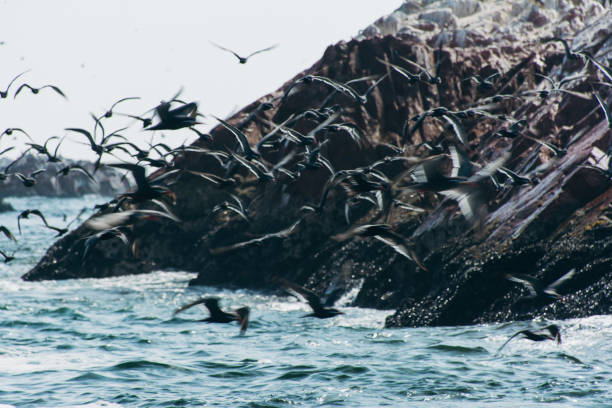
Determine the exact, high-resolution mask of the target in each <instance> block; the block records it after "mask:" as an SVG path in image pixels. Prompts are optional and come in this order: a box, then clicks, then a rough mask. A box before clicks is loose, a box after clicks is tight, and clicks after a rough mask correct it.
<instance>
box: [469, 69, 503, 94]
mask: <svg viewBox="0 0 612 408" xmlns="http://www.w3.org/2000/svg"><path fill="white" fill-rule="evenodd" d="M500 75H501V74H500V73H499V72H496V73H494V74H492V75H489V76H488V77H486V78H482V77H481V76H480V75H472V76H469V77H467V78H464V79H463V81H473V82H476V86H477V88H478V90H479V91H489V90H491V89H493V88H494V87H495V84H494V83H493V79H495V78H497V77H498V76H500Z"/></svg>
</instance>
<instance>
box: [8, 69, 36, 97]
mask: <svg viewBox="0 0 612 408" xmlns="http://www.w3.org/2000/svg"><path fill="white" fill-rule="evenodd" d="M29 71H30V70H29V69H28V70H26V71H23V72H22V73H21V74H19V75H17V76H15V77H14V78H13V79H11V82H9V84H8V86H7V87H6V91H4V92H6V93H8V91H9V88H10V87H11V85H13V83H14V82H15V81H16V80H17V79H18V78H19V77H21V76H22V75H23V74H25V73H27V72H29Z"/></svg>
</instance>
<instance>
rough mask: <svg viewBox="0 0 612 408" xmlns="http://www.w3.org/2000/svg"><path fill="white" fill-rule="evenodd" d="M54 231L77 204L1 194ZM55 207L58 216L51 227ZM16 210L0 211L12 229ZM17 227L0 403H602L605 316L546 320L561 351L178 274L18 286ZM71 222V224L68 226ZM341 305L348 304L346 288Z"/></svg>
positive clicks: (486, 330) (609, 394) (35, 245)
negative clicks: (199, 282) (226, 317)
mask: <svg viewBox="0 0 612 408" xmlns="http://www.w3.org/2000/svg"><path fill="white" fill-rule="evenodd" d="M10 201H11V202H12V203H13V205H14V206H15V208H16V209H17V210H23V209H26V208H39V209H40V210H41V211H43V213H44V214H45V215H47V217H48V221H49V223H50V224H52V225H60V226H63V225H65V223H66V222H68V221H70V220H71V219H72V217H74V216H75V215H76V214H77V213H78V212H79V210H80V209H81V208H83V207H85V206H87V207H92V206H93V205H94V204H95V203H101V202H104V201H105V199H104V198H101V197H94V196H88V197H85V198H82V199H41V198H27V199H11V200H10ZM64 213H65V214H66V221H64ZM17 214H18V212H12V213H5V214H1V215H0V224H1V225H6V226H7V227H9V228H10V229H11V230H12V231H13V233H15V234H17V226H16V217H17ZM41 224H42V223H41V222H40V221H39V220H38V219H36V218H35V217H32V219H30V220H24V223H23V225H22V232H23V234H22V235H21V236H18V239H19V242H18V243H17V244H13V243H11V242H9V241H8V240H6V239H5V238H4V237H0V239H1V241H0V248H1V249H2V250H7V251H9V252H12V251H13V250H16V251H17V252H16V254H15V256H16V258H17V259H15V261H13V262H11V263H9V264H0V407H1V408H5V407H294V406H304V407H313V406H342V407H375V406H391V407H400V406H401V407H403V406H405V407H422V406H428V407H430V406H431V407H477V406H485V405H486V406H489V405H493V406H501V407H505V406H507V407H530V406H538V407H541V406H551V407H558V406H567V407H577V406H580V407H606V406H608V407H610V406H612V363H611V358H610V357H611V356H612V318H611V317H609V316H594V317H590V318H586V319H575V320H568V321H558V322H556V323H557V324H559V325H560V326H561V328H562V333H563V343H562V344H561V345H556V344H553V343H552V342H549V341H547V342H541V343H533V342H530V341H527V340H522V339H516V340H513V341H512V342H510V343H509V344H508V345H507V346H506V347H505V348H504V349H503V350H502V351H501V352H500V353H496V352H497V349H498V348H499V347H500V346H501V345H502V344H503V343H504V341H505V340H506V339H507V338H508V337H509V336H510V335H511V334H513V333H515V332H516V331H518V330H522V329H524V328H538V327H543V326H545V325H546V324H548V323H549V322H544V321H534V322H513V323H505V324H491V325H479V326H461V327H442V328H417V329H415V328H406V329H384V328H383V324H384V319H385V316H387V315H388V314H390V313H392V311H377V310H370V309H359V308H353V307H349V306H348V305H349V304H350V301H351V296H350V295H349V296H346V297H345V298H343V299H341V301H340V302H341V304H340V306H339V307H340V308H342V310H343V311H344V312H345V314H344V315H341V316H337V317H335V318H332V319H325V320H319V319H312V318H302V316H303V315H304V314H305V313H307V312H308V308H307V306H306V305H304V304H303V303H300V302H298V301H297V300H296V299H295V298H291V297H283V296H269V295H263V294H260V293H257V292H252V291H246V290H221V289H218V288H211V287H194V288H190V287H188V286H187V283H188V281H189V279H191V278H192V277H194V276H195V275H194V274H193V273H186V272H155V273H152V274H148V275H138V276H126V277H121V278H110V279H100V280H94V279H83V280H68V281H47V282H23V281H21V280H20V276H21V275H22V274H23V273H24V272H25V271H27V270H28V268H30V267H31V266H32V265H34V264H35V263H36V261H37V260H38V259H39V258H40V256H41V255H42V254H43V253H44V251H45V250H46V248H47V247H48V246H49V245H50V244H51V243H52V242H53V240H54V232H53V231H49V230H46V229H44V228H42V227H41ZM73 226H74V224H73ZM204 295H215V296H219V297H220V298H221V305H222V307H223V308H225V309H232V308H235V307H238V306H242V305H248V306H249V307H251V324H250V326H249V329H248V331H247V332H246V334H245V335H240V334H239V328H238V326H237V325H236V324H207V323H201V322H198V320H199V319H202V318H204V317H205V316H206V311H205V310H204V308H203V307H200V306H196V307H193V308H191V309H189V310H187V311H185V312H183V313H181V314H179V315H177V316H176V317H173V315H172V312H173V310H175V309H176V308H177V307H179V306H181V305H182V304H184V303H187V302H190V301H192V300H195V299H197V298H199V297H201V296H204ZM353 296H354V294H353Z"/></svg>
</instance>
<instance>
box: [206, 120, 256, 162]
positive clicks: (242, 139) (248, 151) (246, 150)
mask: <svg viewBox="0 0 612 408" xmlns="http://www.w3.org/2000/svg"><path fill="white" fill-rule="evenodd" d="M213 118H215V119H217V120H218V121H219V122H221V124H222V125H223V126H224V127H225V128H226V129H227V130H229V131H230V132H231V133H232V134H233V135H234V137H236V139H237V140H238V143H240V146H241V147H242V151H243V152H244V153H245V154H246V155H249V156H255V157H257V156H259V153H257V152H255V151H254V150H253V149H251V146H250V145H249V142H248V140H247V138H246V135H245V134H244V133H242V132H241V131H240V129H238V128H236V127H234V126H232V125H230V124H229V123H227V122H226V121H224V120H223V119H220V118H218V117H216V116H214V115H213Z"/></svg>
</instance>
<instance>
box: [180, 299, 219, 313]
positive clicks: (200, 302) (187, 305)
mask: <svg viewBox="0 0 612 408" xmlns="http://www.w3.org/2000/svg"><path fill="white" fill-rule="evenodd" d="M209 299H210V298H201V299H198V300H194V301H193V302H191V303H187V304H186V305H183V306H181V307H179V308H178V309H176V310H175V311H174V313H173V314H172V315H173V316H176V315H177V314H179V313H181V312H182V311H185V310H187V309H189V308H190V307H193V306H195V305H199V304H202V303H204V302H206V301H207V300H209Z"/></svg>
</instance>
